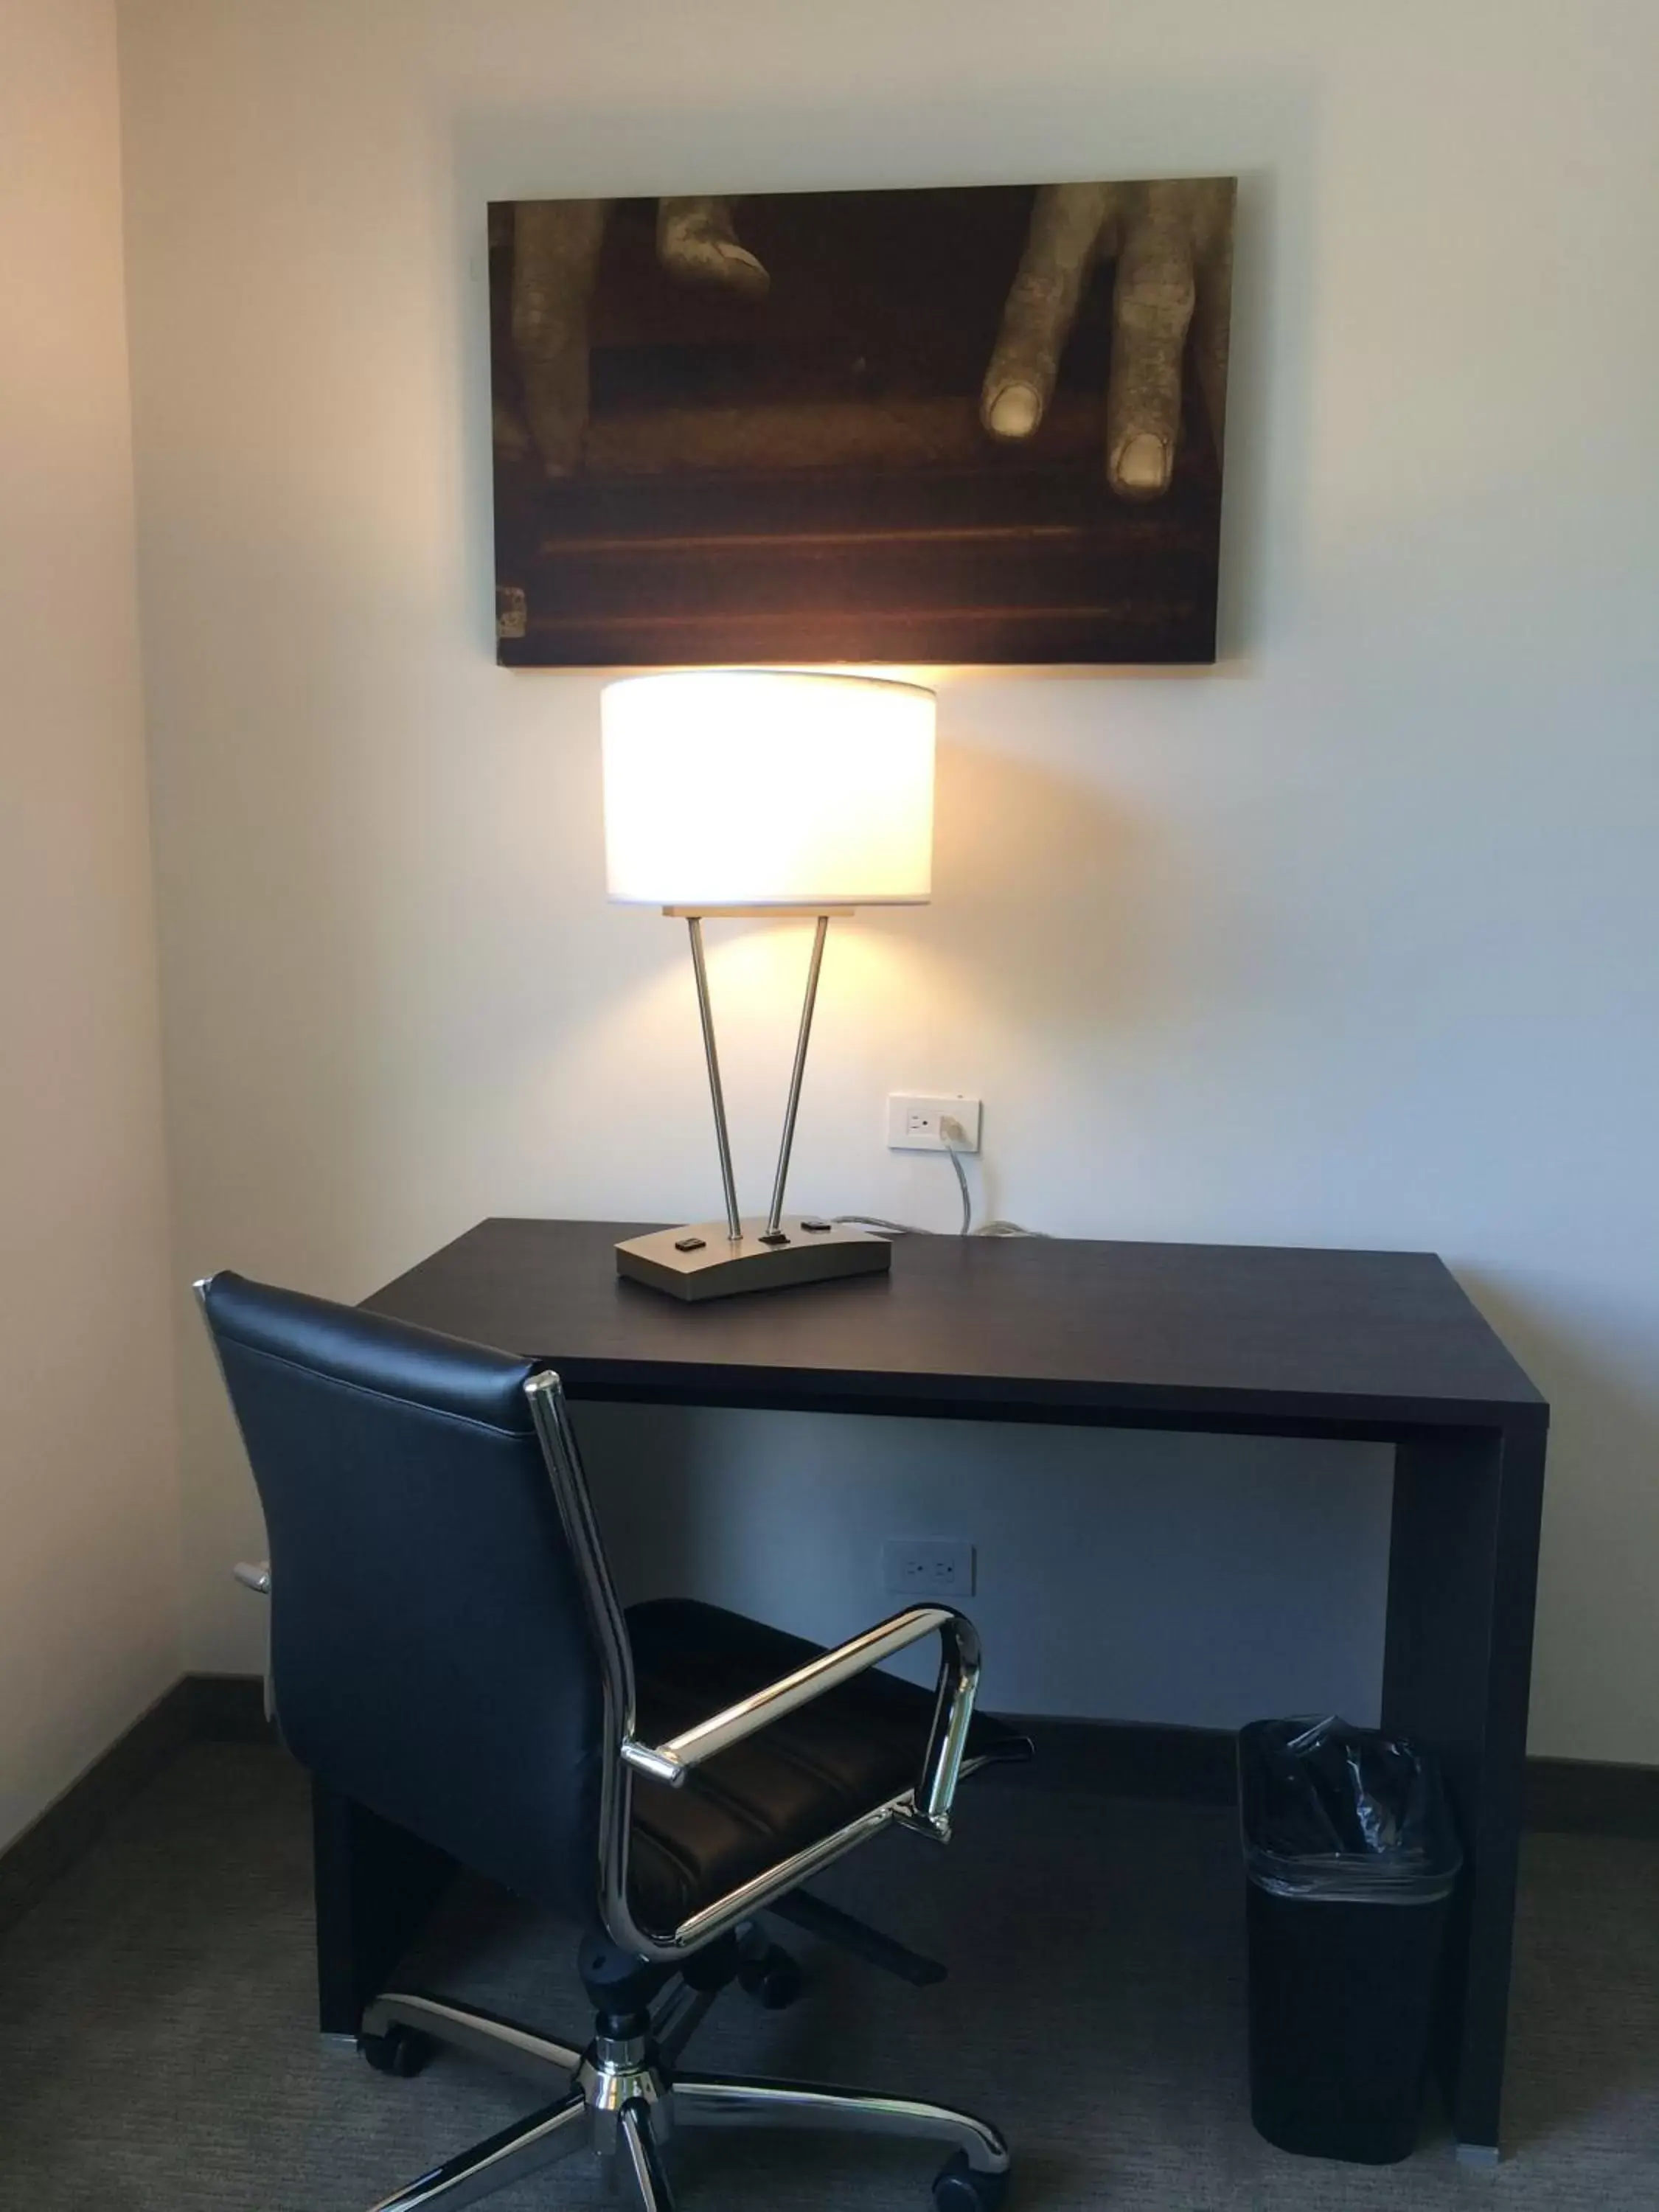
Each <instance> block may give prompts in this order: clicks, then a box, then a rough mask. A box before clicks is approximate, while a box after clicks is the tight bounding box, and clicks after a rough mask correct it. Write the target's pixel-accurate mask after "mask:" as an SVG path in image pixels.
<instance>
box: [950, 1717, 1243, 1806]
mask: <svg viewBox="0 0 1659 2212" xmlns="http://www.w3.org/2000/svg"><path fill="white" fill-rule="evenodd" d="M1001 1717H1003V1718H1005V1719H1007V1718H1009V1716H1007V1715H1006V1714H1005V1715H1003V1716H1001ZM1010 1724H1011V1725H1012V1727H1014V1728H1017V1729H1020V1730H1021V1731H1022V1732H1023V1733H1024V1735H1029V1736H1030V1739H1031V1741H1032V1743H1033V1744H1034V1745H1035V1746H1036V1758H1035V1759H1033V1760H1032V1762H1031V1764H1030V1765H1029V1766H1005V1767H997V1766H989V1767H987V1768H986V1770H985V1774H986V1778H987V1780H988V1779H990V1778H992V1777H994V1776H995V1777H998V1778H1004V1779H1006V1780H1008V1781H1010V1782H1012V1781H1015V1780H1016V1779H1017V1780H1018V1783H1019V1784H1020V1786H1021V1787H1022V1788H1024V1789H1028V1790H1086V1791H1091V1792H1092V1793H1094V1794H1096V1795H1097V1796H1103V1797H1163V1798H1171V1799H1175V1800H1176V1801H1178V1802H1182V1803H1184V1804H1193V1805H1231V1803H1232V1802H1234V1800H1235V1798H1236V1797H1237V1794H1238V1784H1237V1759H1236V1753H1235V1748H1234V1747H1235V1743H1236V1741H1237V1739H1236V1738H1235V1737H1234V1736H1233V1735H1232V1733H1231V1730H1230V1729H1201V1728H1176V1727H1172V1726H1167V1725H1164V1723H1158V1722H1152V1721H1090V1720H1054V1719H1051V1718H1050V1717H1048V1716H1047V1715H1045V1714H1040V1713H1024V1714H1020V1715H1018V1716H1017V1717H1013V1718H1012V1721H1011V1723H1010Z"/></svg>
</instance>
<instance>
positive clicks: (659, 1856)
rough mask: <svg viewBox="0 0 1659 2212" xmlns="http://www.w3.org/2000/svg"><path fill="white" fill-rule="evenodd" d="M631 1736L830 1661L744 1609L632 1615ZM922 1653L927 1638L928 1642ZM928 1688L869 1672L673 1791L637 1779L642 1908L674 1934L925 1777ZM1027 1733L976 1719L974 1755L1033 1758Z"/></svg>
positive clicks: (699, 1717)
mask: <svg viewBox="0 0 1659 2212" xmlns="http://www.w3.org/2000/svg"><path fill="white" fill-rule="evenodd" d="M628 1627H629V1637H630V1639H631V1641H632V1644H633V1647H634V1671H635V1684H636V1687H637V1693H638V1702H639V1711H638V1718H637V1723H636V1733H637V1735H638V1736H639V1738H640V1740H641V1741H643V1742H645V1743H662V1742H664V1741H666V1740H667V1739H668V1738H669V1737H670V1736H674V1735H679V1734H680V1733H681V1732H682V1731H683V1730H684V1729H688V1728H691V1727H693V1726H694V1725H695V1724H696V1723H697V1722H699V1721H704V1720H708V1719H709V1718H711V1717H713V1715H714V1714H715V1713H717V1712H720V1711H721V1710H722V1709H723V1708H724V1707H726V1706H727V1705H735V1704H736V1703H737V1701H738V1699H740V1698H746V1697H750V1696H752V1695H753V1693H754V1692H756V1691H757V1690H761V1689H764V1688H765V1687H766V1686H767V1685H768V1684H769V1683H772V1682H775V1681H777V1680H780V1678H781V1676H783V1675H785V1674H793V1673H794V1671H795V1670H796V1668H799V1667H804V1666H805V1665H806V1664H807V1663H808V1662H809V1661H811V1660H813V1659H816V1658H818V1657H820V1656H822V1654H823V1646H822V1645H821V1644H809V1643H807V1642H805V1640H804V1639H803V1638H800V1637H798V1636H788V1635H786V1634H785V1633H784V1632H782V1631H781V1629H776V1628H768V1627H766V1626H763V1623H761V1622H760V1621H757V1620H748V1619H746V1618H745V1617H744V1615H743V1614H742V1613H727V1612H726V1611H725V1610H724V1609H723V1608H722V1607H719V1606H713V1605H703V1604H701V1603H698V1602H697V1601H695V1600H692V1599H686V1598H665V1599H660V1600H658V1601H655V1602H654V1603H652V1604H648V1605H639V1606H635V1607H633V1608H632V1609H631V1610H630V1611H629V1615H628ZM918 1648H920V1649H926V1648H927V1647H926V1646H925V1645H924V1646H921V1647H918ZM932 1722H933V1691H932V1690H931V1689H926V1690H924V1689H918V1688H917V1687H916V1686H915V1684H914V1683H910V1682H902V1681H900V1680H898V1679H897V1677H896V1676H895V1675H892V1674H884V1673H881V1672H879V1671H872V1672H871V1673H869V1674H860V1675H856V1676H854V1679H853V1680H851V1681H850V1682H845V1683H843V1684H842V1686H840V1687H839V1688H838V1689H835V1690H832V1691H830V1692H828V1694H827V1695H825V1696H824V1697H823V1698H819V1699H815V1700H814V1701H813V1702H812V1703H811V1705H802V1706H800V1707H799V1708H798V1709H797V1710H796V1711H794V1712H793V1713H788V1714H786V1715H785V1716H784V1717H783V1718H782V1719H781V1720H778V1721H775V1722H774V1723H772V1724H771V1726H770V1727H769V1728H766V1729H762V1730H761V1731H760V1733H759V1734H758V1735H752V1736H750V1737H749V1738H747V1739H746V1741H744V1742H742V1743H738V1744H733V1745H732V1747H730V1748H729V1749H728V1750H726V1751H723V1752H720V1753H717V1754H716V1755H715V1757H714V1758H713V1759H709V1760H708V1762H707V1763H706V1764H705V1765H702V1766H700V1767H698V1768H697V1769H696V1771H695V1772H694V1773H693V1774H692V1776H691V1778H690V1780H689V1781H688V1782H687V1783H685V1784H684V1786H683V1787H682V1788H680V1789H678V1790H671V1789H669V1788H668V1787H667V1785H666V1784H663V1783H659V1782H653V1781H652V1780H651V1779H650V1778H649V1777H648V1776H646V1775H639V1774H636V1775H635V1778H634V1834H633V1850H632V1857H631V1866H632V1886H633V1899H632V1901H633V1906H634V1911H635V1915H636V1916H637V1917H638V1918H639V1920H640V1922H641V1924H642V1925H643V1926H644V1927H646V1928H647V1929H651V1930H652V1932H653V1934H654V1933H664V1934H665V1933H669V1932H671V1930H672V1929H675V1928H677V1927H678V1925H679V1924H680V1923H681V1922H683V1921H684V1920H685V1919H686V1918H687V1917H689V1915H690V1914H691V1913H694V1912H697V1911H702V1908H703V1907H704V1906H705V1905H712V1904H713V1903H714V1901H715V1899H717V1898H720V1897H723V1896H725V1895H726V1893H727V1892H728V1891H729V1890H732V1889H734V1888H735V1887H737V1886H738V1884H739V1883H741V1882H744V1881H749V1880H750V1879H751V1878H752V1877H753V1876H754V1875H757V1874H763V1873H764V1872H765V1871H766V1869H768V1868H769V1867H772V1866H775V1865H776V1864H777V1863H778V1861H779V1860H780V1859H785V1858H787V1857H790V1856H791V1854H792V1853H793V1852H795V1851H799V1850H805V1847H806V1846H807V1845H808V1844H813V1843H816V1842H817V1841H818V1840H819V1838H822V1837H823V1836H827V1835H830V1834H832V1833H833V1832H835V1831H836V1829H837V1828H841V1827H844V1826H846V1825H847V1823H848V1821H849V1820H856V1819H857V1818H858V1817H859V1815H860V1814H862V1813H868V1812H871V1811H872V1810H873V1809H874V1808H875V1807H876V1806H878V1805H880V1804H884V1803H885V1802H886V1801H887V1800H888V1799H889V1798H890V1797H896V1796H900V1795H901V1794H902V1792H903V1791H904V1790H908V1788H909V1787H910V1786H911V1785H912V1784H914V1783H915V1781H916V1779H917V1778H918V1776H919V1775H920V1773H921V1760H922V1754H923V1753H924V1751H925V1750H926V1747H927V1734H928V1729H929V1728H930V1726H931V1725H932ZM1030 1748H1031V1747H1030V1743H1029V1742H1028V1741H1027V1740H1026V1739H1025V1738H1024V1736H1021V1735H1018V1734H1017V1733H1016V1732H1015V1731H1014V1730H1013V1729H1010V1728H1007V1727H1006V1726H1005V1725H1004V1724H1003V1723H1001V1722H1000V1721H996V1720H993V1719H991V1718H990V1717H988V1716H987V1715H981V1714H976V1715H975V1719H974V1723H973V1728H972V1731H971V1733H970V1735H969V1741H968V1758H969V1759H970V1760H973V1761H975V1762H984V1761H987V1760H990V1759H1024V1758H1029V1757H1030Z"/></svg>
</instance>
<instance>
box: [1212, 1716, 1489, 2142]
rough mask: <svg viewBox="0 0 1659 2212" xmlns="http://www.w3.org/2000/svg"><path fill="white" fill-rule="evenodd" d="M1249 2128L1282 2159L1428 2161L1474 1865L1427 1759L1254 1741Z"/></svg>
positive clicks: (1326, 1741)
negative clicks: (1457, 1943)
mask: <svg viewBox="0 0 1659 2212" xmlns="http://www.w3.org/2000/svg"><path fill="white" fill-rule="evenodd" d="M1238 1779H1239V1817H1240V1826H1241V1828H1242V1832H1243V1844H1244V1866H1245V1875H1246V1883H1245V1890H1246V1899H1245V1903H1246V1912H1247V1918H1248V1928H1249V2009H1250V2118H1252V2119H1253V2120H1254V2121H1255V2125H1256V2129H1257V2130H1258V2132H1259V2133H1261V2135H1263V2136H1266V2137H1267V2141H1268V2142H1270V2143H1274V2144H1277V2146H1278V2147H1279V2149H1281V2150H1289V2151H1297V2152H1300V2153H1302V2154H1304V2155H1305V2156H1309V2157H1313V2158H1340V2159H1349V2160H1356V2161H1358V2162H1359V2163H1361V2164H1364V2165H1367V2166H1387V2165H1391V2164H1393V2162H1394V2161H1395V2160H1397V2159H1402V2158H1406V2157H1408V2156H1409V2155H1410V2154H1411V2152H1412V2151H1413V2149H1414V2148H1415V2147H1416V2143H1417V2133H1418V2125H1419V2118H1420V2115H1421V2111H1422V2104H1423V2088H1424V2081H1425V2075H1426V2073H1427V2069H1428V2062H1429V2053H1430V2045H1431V2039H1432V2036H1433V2030H1434V2019H1435V2008H1436V2000H1437V1996H1438V1993H1439V1987H1440V1966H1441V1954H1442V1953H1443V1949H1444V1947H1445V1935H1446V1923H1447V1920H1448V1918H1449V1914H1450V1911H1451V1897H1452V1891H1453V1889H1454V1887H1455V1884H1456V1881H1457V1875H1458V1872H1459V1869H1461V1867H1462V1863H1463V1862H1462V1851H1461V1850H1460V1849H1459V1848H1458V1843H1457V1837H1456V1832H1455V1829H1454V1827H1453V1826H1452V1820H1451V1814H1450V1809H1449V1806H1448V1804H1447V1802H1446V1794H1445V1790H1444V1787H1443V1784H1442V1782H1441V1778H1440V1776H1439V1773H1438V1771H1437V1768H1436V1767H1435V1765H1434V1764H1433V1762H1432V1761H1431V1759H1429V1758H1428V1757H1427V1755H1426V1754H1425V1753H1422V1752H1420V1751H1419V1750H1417V1749H1416V1748H1415V1747H1413V1745H1411V1744H1410V1743H1407V1742H1405V1741H1402V1740H1401V1739H1399V1738H1397V1737H1390V1736H1387V1735H1382V1734H1380V1733H1379V1732H1378V1731H1377V1730H1376V1729H1357V1728H1351V1727H1350V1726H1349V1725H1348V1723H1346V1721H1341V1720H1337V1719H1334V1718H1333V1719H1329V1720H1323V1721H1311V1722H1310V1721H1306V1720H1297V1721H1255V1722H1253V1723H1251V1724H1250V1726H1249V1727H1248V1728H1247V1729H1243V1731H1242V1732H1241V1734H1240V1736H1239V1740H1238Z"/></svg>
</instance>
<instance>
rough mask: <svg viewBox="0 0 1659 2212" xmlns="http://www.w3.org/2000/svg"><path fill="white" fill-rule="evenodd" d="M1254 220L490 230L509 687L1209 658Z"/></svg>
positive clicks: (1009, 207) (945, 201) (978, 194)
mask: <svg viewBox="0 0 1659 2212" xmlns="http://www.w3.org/2000/svg"><path fill="white" fill-rule="evenodd" d="M1233 203H1234V186H1233V180H1232V179H1231V178H1201V179H1186V180H1167V179H1165V180H1160V181H1157V182H1151V183H1127V184H1124V183H1115V184H1081V185H1077V184H1060V185H1032V186H1024V187H1016V186H1001V185H995V186H981V187H973V188H968V189H961V190H951V189H946V190H940V191H848V192H779V193H769V194H762V195H759V196H757V197H750V198H744V199H721V198H709V197H692V198H673V199H657V200H628V199H619V200H597V199H594V200H521V201H517V202H512V203H501V204H496V205H495V206H492V207H491V209H490V210H489V241H490V257H489V268H490V313H491V364H492V383H493V399H494V407H495V580H496V590H497V623H496V628H497V635H498V640H499V643H498V653H499V657H500V659H501V660H502V661H503V662H505V663H507V664H508V665H513V666H547V667H615V666H652V667H657V666H662V665H686V664H696V663H720V664H725V665H730V664H732V663H734V662H749V663H757V662H762V663H763V662H774V661H788V662H793V663H799V662H802V661H826V660H828V661H835V660H853V661H859V662H881V661H895V662H902V663H908V664H915V663H918V662H921V663H927V662H948V663H954V664H963V663H967V664H973V663H992V664H1000V663H1021V662H1024V663H1032V662H1048V663H1057V662H1058V663H1064V662H1083V663H1102V662H1111V661H1127V662H1143V663H1145V662H1200V663H1201V662H1206V661H1209V660H1212V659H1214V656H1215V616H1216V576H1217V555H1218V535H1219V526H1220V513H1221V471H1222V453H1223V447H1224V439H1223V431H1224V427H1225V416H1226V391H1227V337H1228V320H1229V312H1230V302H1231V271H1232V235H1233Z"/></svg>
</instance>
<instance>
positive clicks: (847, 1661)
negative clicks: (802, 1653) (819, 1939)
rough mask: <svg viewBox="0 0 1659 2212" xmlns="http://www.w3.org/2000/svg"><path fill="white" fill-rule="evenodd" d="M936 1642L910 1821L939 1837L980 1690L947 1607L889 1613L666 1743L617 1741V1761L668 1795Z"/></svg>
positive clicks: (969, 1633)
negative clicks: (846, 1686) (803, 1709)
mask: <svg viewBox="0 0 1659 2212" xmlns="http://www.w3.org/2000/svg"><path fill="white" fill-rule="evenodd" d="M933 1635H937V1636H938V1637H939V1644H940V1654H939V1692H938V1696H937V1699H936V1701H935V1704H934V1708H933V1727H932V1729H931V1730H930V1731H929V1735H928V1741H927V1751H926V1753H925V1755H924V1757H923V1759H922V1765H921V1775H920V1778H919V1779H918V1781H917V1784H916V1789H915V1813H916V1816H917V1818H918V1819H919V1820H921V1821H922V1822H923V1823H925V1824H926V1825H927V1826H928V1827H929V1828H931V1829H932V1830H933V1832H935V1833H937V1834H939V1835H940V1836H945V1835H948V1834H949V1832H950V1816H951V1800H952V1799H953V1798H954V1797H955V1796H956V1789H957V1778H958V1777H959V1776H960V1774H961V1771H962V1756H963V1751H964V1749H965V1748H966V1747H967V1742H968V1729H969V1724H970V1723H971V1722H972V1720H973V1717H974V1698H975V1693H976V1692H977V1690H978V1687H979V1666H980V1652H979V1637H978V1634H977V1632H975V1627H974V1625H973V1623H972V1621H970V1620H969V1619H968V1618H967V1616H966V1615H965V1614H963V1613H957V1611H956V1610H955V1609H954V1607H951V1606H946V1605H924V1606H913V1607H911V1608H910V1609H909V1611H908V1612H906V1613H895V1614H894V1615H893V1617H892V1618H891V1620H884V1621H881V1622H879V1623H878V1625H877V1626H875V1627H874V1628H866V1630H865V1632H864V1633H863V1634H862V1635H861V1636H854V1637H853V1638H851V1639H850V1640H849V1641H848V1643H846V1644H837V1645H836V1649H835V1650H833V1651H826V1652H824V1653H823V1656H822V1657H821V1658H817V1659H813V1660H811V1661H810V1662H808V1664H807V1665H805V1667H801V1668H797V1669H796V1671H795V1672H794V1673H793V1674H786V1675H785V1676H784V1677H783V1678H782V1680H781V1681H777V1682H773V1683H771V1684H769V1686H768V1687H767V1688H765V1689H763V1690H757V1691H756V1692H754V1694H753V1696H752V1697H747V1698H740V1699H738V1702H737V1704H736V1705H727V1706H726V1708H725V1710H724V1711H721V1712H718V1713H714V1714H712V1715H711V1716H710V1717H709V1718H708V1720H706V1721H699V1722H698V1723H697V1724H696V1727H695V1728H689V1729H684V1730H683V1731H682V1732H681V1734H680V1735H676V1736H671V1737H670V1738H669V1740H668V1741H667V1742H666V1743H660V1744H655V1745H651V1744H643V1743H640V1742H638V1741H635V1739H634V1738H633V1737H631V1736H629V1737H626V1738H624V1739H623V1747H622V1755H623V1758H624V1759H626V1760H627V1762H628V1764H629V1765H630V1766H632V1767H635V1768H637V1769H638V1771H640V1772H641V1774H648V1775H650V1776H651V1777H652V1778H653V1780H655V1781H658V1782H665V1783H666V1784H668V1785H669V1787H670V1788H671V1789H675V1790H678V1789H680V1788H681V1787H683V1786H684V1782H685V1779H686V1777H687V1776H688V1775H689V1774H690V1772H691V1771H692V1770H693V1769H694V1768H695V1767H697V1766H700V1765H702V1762H703V1761H704V1759H712V1758H713V1757H714V1754H715V1753H717V1752H721V1751H725V1750H726V1749H728V1748H729V1747H730V1746H731V1745H732V1744H734V1743H741V1742H742V1741H743V1740H744V1737H745V1736H751V1735H755V1734H756V1733H757V1731H758V1730H759V1729H763V1728H769V1727H770V1725H771V1724H772V1723H773V1722H774V1721H777V1720H781V1719H782V1718H783V1717H784V1715H785V1714H786V1713H792V1712H793V1711H795V1710H796V1709H797V1707H798V1706H800V1705H810V1704H811V1702H812V1700H813V1699H816V1698H821V1697H823V1696H824V1695H826V1694H827V1692H829V1691H831V1690H833V1689H836V1688H837V1687H839V1686H840V1685H841V1684H842V1683H843V1682H847V1681H850V1680H852V1678H853V1677H854V1675H855V1674H866V1673H868V1671H869V1669H870V1668H872V1667H878V1666H879V1665H880V1664H881V1662H882V1661H883V1660H884V1659H890V1658H891V1657H892V1656H894V1654H895V1653H896V1652H899V1651H903V1650H907V1649H908V1646H909V1645H911V1644H920V1643H921V1640H922V1638H924V1637H927V1636H933Z"/></svg>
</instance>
